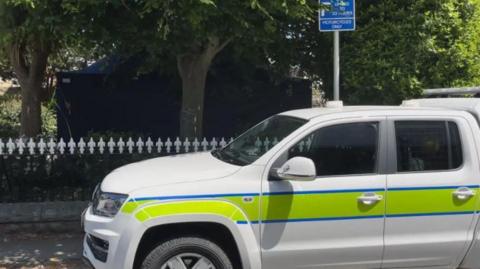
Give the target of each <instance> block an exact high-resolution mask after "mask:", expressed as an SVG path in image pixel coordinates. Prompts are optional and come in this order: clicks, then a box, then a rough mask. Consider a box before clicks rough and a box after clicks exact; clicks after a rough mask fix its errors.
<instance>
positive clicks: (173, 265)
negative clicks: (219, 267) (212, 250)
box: [160, 253, 216, 269]
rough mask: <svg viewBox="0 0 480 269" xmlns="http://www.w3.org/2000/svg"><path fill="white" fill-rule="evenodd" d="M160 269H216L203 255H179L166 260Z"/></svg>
mask: <svg viewBox="0 0 480 269" xmlns="http://www.w3.org/2000/svg"><path fill="white" fill-rule="evenodd" d="M160 269H216V267H215V265H213V263H212V262H211V261H210V260H209V259H208V258H206V257H205V256H203V255H200V254H197V253H181V254H178V255H175V256H173V257H171V258H170V259H169V260H167V261H166V262H165V263H164V264H163V265H162V266H161V267H160Z"/></svg>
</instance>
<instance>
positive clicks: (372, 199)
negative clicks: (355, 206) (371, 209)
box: [358, 192, 383, 205]
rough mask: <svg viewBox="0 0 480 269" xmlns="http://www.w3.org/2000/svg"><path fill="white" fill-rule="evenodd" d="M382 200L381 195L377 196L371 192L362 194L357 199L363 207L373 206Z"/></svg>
mask: <svg viewBox="0 0 480 269" xmlns="http://www.w3.org/2000/svg"><path fill="white" fill-rule="evenodd" d="M382 200H383V196H382V195H378V194H376V193H373V192H367V193H364V194H363V195H362V196H360V197H358V201H359V202H360V203H362V204H365V205H373V204H376V203H378V202H380V201H382Z"/></svg>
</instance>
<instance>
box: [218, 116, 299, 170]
mask: <svg viewBox="0 0 480 269" xmlns="http://www.w3.org/2000/svg"><path fill="white" fill-rule="evenodd" d="M305 123H307V120H304V119H299V118H295V117H289V116H283V115H277V116H273V117H271V118H268V119H266V120H264V121H263V122H261V123H259V124H257V125H256V126H254V127H252V128H251V129H249V130H248V131H246V132H245V133H244V134H242V135H241V136H239V137H238V138H237V139H235V140H234V141H233V142H232V143H230V144H229V145H227V146H226V147H225V148H223V149H220V150H216V151H213V152H212V154H213V156H215V157H216V158H218V159H220V160H222V161H225V162H228V163H232V164H235V165H248V164H251V163H253V162H254V161H256V160H257V159H258V158H260V157H261V156H262V155H263V154H265V153H266V152H267V151H268V150H269V149H270V148H271V147H272V146H273V145H274V144H275V143H278V142H280V141H281V140H283V139H284V138H285V137H287V136H288V135H289V134H291V133H293V131H295V130H297V129H298V128H300V127H301V126H302V125H304V124H305Z"/></svg>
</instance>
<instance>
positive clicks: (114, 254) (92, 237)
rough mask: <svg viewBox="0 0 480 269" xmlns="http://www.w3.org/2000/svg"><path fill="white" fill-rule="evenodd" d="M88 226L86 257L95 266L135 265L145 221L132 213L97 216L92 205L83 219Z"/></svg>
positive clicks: (118, 267)
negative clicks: (106, 216)
mask: <svg viewBox="0 0 480 269" xmlns="http://www.w3.org/2000/svg"><path fill="white" fill-rule="evenodd" d="M82 222H83V224H84V230H85V238H84V240H83V257H84V258H85V259H86V260H87V261H88V262H89V263H90V264H91V266H92V267H93V268H95V269H121V268H132V266H133V261H134V258H135V252H136V248H137V246H138V241H139V240H140V237H141V235H142V234H143V232H144V227H143V225H142V224H141V223H140V222H138V221H136V220H135V219H134V218H132V217H131V216H130V215H125V214H122V213H119V214H118V215H117V216H115V218H113V219H110V218H105V217H100V216H95V215H93V214H92V212H91V208H90V207H89V208H88V209H87V210H86V211H85V214H84V216H83V220H82Z"/></svg>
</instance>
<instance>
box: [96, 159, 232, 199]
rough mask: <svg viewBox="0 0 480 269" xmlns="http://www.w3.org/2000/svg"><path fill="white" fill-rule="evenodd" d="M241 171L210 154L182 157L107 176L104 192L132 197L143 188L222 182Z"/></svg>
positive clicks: (126, 168) (140, 164) (127, 167)
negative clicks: (132, 194)
mask: <svg viewBox="0 0 480 269" xmlns="http://www.w3.org/2000/svg"><path fill="white" fill-rule="evenodd" d="M240 168H241V167H240V166H236V165H232V164H228V163H226V162H222V161H220V160H218V159H217V158H215V157H213V156H212V154H211V153H210V152H201V153H191V154H179V155H174V156H167V157H160V158H154V159H149V160H145V161H141V162H137V163H132V164H128V165H125V166H122V167H120V168H118V169H116V170H114V171H113V172H111V173H110V174H109V175H107V176H106V177H105V179H104V180H103V182H102V185H101V189H102V191H104V192H114V193H125V194H128V193H130V192H132V191H134V190H137V189H141V188H147V187H153V186H160V185H167V184H177V183H185V182H193V181H200V180H211V179H218V178H222V177H226V176H229V175H231V174H233V173H235V172H237V171H238V170H239V169H240Z"/></svg>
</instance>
